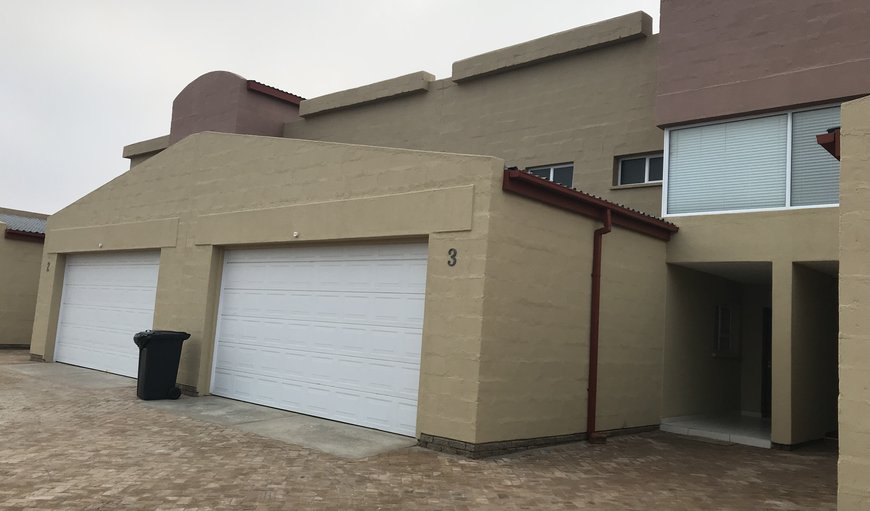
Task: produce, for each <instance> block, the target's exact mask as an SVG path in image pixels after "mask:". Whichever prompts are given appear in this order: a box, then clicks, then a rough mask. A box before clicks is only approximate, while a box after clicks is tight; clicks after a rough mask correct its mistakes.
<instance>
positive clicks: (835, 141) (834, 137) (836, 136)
mask: <svg viewBox="0 0 870 511" xmlns="http://www.w3.org/2000/svg"><path fill="white" fill-rule="evenodd" d="M816 143H818V144H819V145H820V146H822V147H824V148H825V151H828V152H829V153H831V156H833V157H834V158H836V159H838V160H839V159H840V128H836V129H834V130H831V131H829V132H827V133H825V134H822V135H816Z"/></svg>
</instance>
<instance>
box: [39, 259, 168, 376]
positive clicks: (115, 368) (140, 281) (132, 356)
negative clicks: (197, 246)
mask: <svg viewBox="0 0 870 511" xmlns="http://www.w3.org/2000/svg"><path fill="white" fill-rule="evenodd" d="M159 267H160V253H159V252H122V253H114V254H83V255H69V256H67V258H66V271H65V272H64V277H63V294H62V296H61V304H60V316H59V317H58V322H57V341H56V343H55V351H54V359H55V360H56V361H57V362H65V363H68V364H74V365H77V366H82V367H89V368H92V369H99V370H100V371H108V372H110V373H115V374H120V375H124V376H131V377H135V376H136V373H137V368H138V360H139V349H138V348H137V347H136V345H135V344H133V334H135V333H136V332H139V331H141V330H147V329H149V328H151V326H152V323H153V322H154V300H155V297H156V295H157V271H158V269H159Z"/></svg>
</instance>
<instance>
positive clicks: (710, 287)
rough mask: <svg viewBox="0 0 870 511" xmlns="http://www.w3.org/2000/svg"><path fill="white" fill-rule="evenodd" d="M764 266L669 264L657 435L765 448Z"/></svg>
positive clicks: (767, 273) (767, 346) (767, 329)
mask: <svg viewBox="0 0 870 511" xmlns="http://www.w3.org/2000/svg"><path fill="white" fill-rule="evenodd" d="M771 273H772V272H771V264H770V263H769V262H716V263H694V264H681V265H669V267H668V307H667V311H668V312H667V333H666V340H665V355H664V380H663V381H664V389H663V406H662V429H663V430H665V431H670V432H673V433H679V434H686V435H693V436H701V437H706V438H711V439H715V440H721V441H727V442H734V443H741V444H747V445H754V446H757V447H770V446H771V439H770V416H771V333H772V328H771V291H772V277H771Z"/></svg>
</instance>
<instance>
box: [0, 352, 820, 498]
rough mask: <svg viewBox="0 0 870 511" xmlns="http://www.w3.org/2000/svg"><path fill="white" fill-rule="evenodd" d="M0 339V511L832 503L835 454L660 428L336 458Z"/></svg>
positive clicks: (411, 449) (414, 449) (412, 449)
mask: <svg viewBox="0 0 870 511" xmlns="http://www.w3.org/2000/svg"><path fill="white" fill-rule="evenodd" d="M18 363H29V362H27V354H26V352H21V351H0V509H4V510H7V509H16V510H19V509H20V510H24V509H65V510H66V509H69V510H78V509H105V510H121V509H149V510H151V509H154V510H204V509H226V510H239V509H241V510H244V509H270V510H271V509H276V510H277V509H456V510H459V509H498V510H512V509H596V510H605V509H645V510H646V509H654V510H671V509H674V510H677V509H686V510H701V509H703V510H709V509H752V510H760V509H776V510H794V509H812V510H819V509H834V501H835V487H836V481H835V474H836V457H835V455H834V454H833V453H832V452H829V451H825V450H822V449H813V450H804V451H799V452H793V453H790V452H780V451H765V450H761V449H753V448H748V447H739V446H723V445H715V444H710V443H705V442H700V441H696V440H689V439H684V438H681V437H677V436H672V435H668V434H665V433H649V434H644V435H635V436H625V437H618V438H613V439H611V440H610V441H609V442H608V443H607V444H606V445H601V446H590V445H587V444H584V443H579V444H572V445H568V446H561V447H555V448H549V449H540V450H536V451H528V452H525V453H521V454H515V455H512V456H507V457H502V458H495V459H489V460H474V461H472V460H467V459H463V458H459V457H454V456H449V455H444V454H439V453H434V452H431V451H426V450H423V449H420V448H416V447H414V448H408V449H402V450H398V451H393V452H391V453H388V454H383V455H380V456H376V457H372V458H367V459H363V460H356V461H351V460H345V459H341V458H336V457H333V456H330V455H327V454H322V453H320V452H317V451H313V450H308V449H304V448H300V447H296V446H293V445H288V444H285V443H281V442H278V441H275V440H270V439H266V438H262V437H259V436H256V435H253V434H250V433H245V432H242V431H239V430H234V429H229V428H226V427H223V426H218V425H214V424H209V423H205V422H200V421H198V420H194V419H189V418H184V417H178V416H175V415H171V414H169V413H166V412H163V411H160V410H155V409H154V408H149V407H146V406H143V405H142V403H141V402H138V401H137V400H136V399H135V395H134V392H133V391H132V389H130V388H102V389H101V388H74V387H72V386H68V385H67V386H62V385H58V384H56V383H50V382H47V381H44V380H41V379H37V378H34V377H32V376H28V375H26V374H23V373H21V372H20V371H15V370H14V368H13V367H10V366H11V365H12V364H18Z"/></svg>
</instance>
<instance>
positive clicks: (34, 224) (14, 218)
mask: <svg viewBox="0 0 870 511" xmlns="http://www.w3.org/2000/svg"><path fill="white" fill-rule="evenodd" d="M0 222H3V223H4V224H6V230H9V231H16V232H27V233H32V234H45V223H46V219H44V218H38V217H30V216H23V215H13V214H9V213H0Z"/></svg>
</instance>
